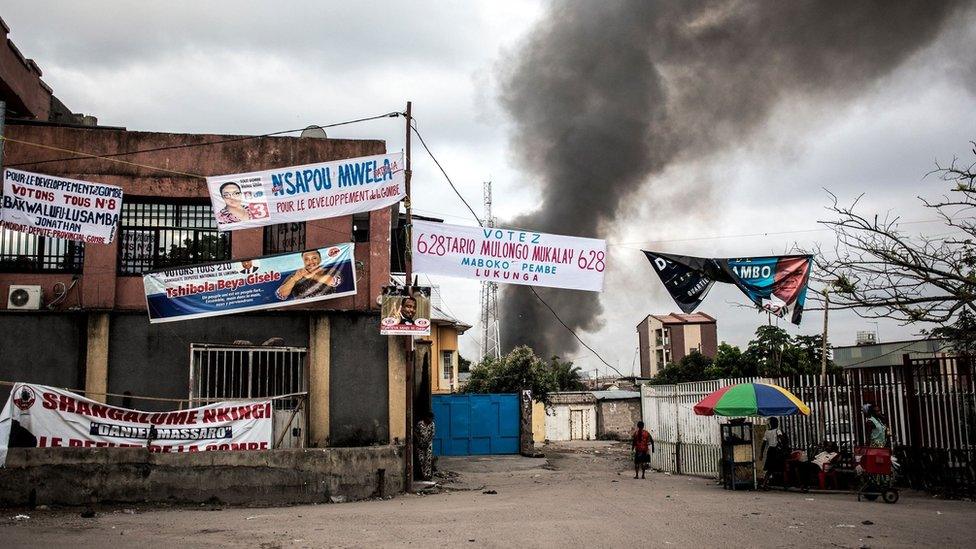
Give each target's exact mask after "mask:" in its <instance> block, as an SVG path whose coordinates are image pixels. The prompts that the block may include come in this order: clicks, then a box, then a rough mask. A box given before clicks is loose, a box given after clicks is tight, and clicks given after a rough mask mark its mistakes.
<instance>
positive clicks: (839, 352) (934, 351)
mask: <svg viewBox="0 0 976 549" xmlns="http://www.w3.org/2000/svg"><path fill="white" fill-rule="evenodd" d="M946 347H947V344H946V341H945V340H942V339H917V340H906V341H887V342H884V343H873V344H861V345H845V346H841V347H834V348H833V359H834V364H836V365H837V366H840V367H841V368H874V367H888V366H901V365H902V364H903V361H904V355H906V354H908V355H909V356H910V357H911V358H937V357H940V356H945V355H946V354H947V353H949V351H948V350H947V348H946ZM949 354H951V353H949Z"/></svg>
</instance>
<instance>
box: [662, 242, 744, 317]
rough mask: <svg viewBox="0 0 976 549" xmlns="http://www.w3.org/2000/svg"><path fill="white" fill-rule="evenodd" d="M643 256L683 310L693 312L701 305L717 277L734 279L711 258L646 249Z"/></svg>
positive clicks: (723, 279)
mask: <svg viewBox="0 0 976 549" xmlns="http://www.w3.org/2000/svg"><path fill="white" fill-rule="evenodd" d="M644 255H646V256H647V260H648V261H650V262H651V265H652V266H653V267H654V270H655V271H657V275H658V276H659V277H661V282H663V283H664V287H665V288H667V290H668V292H669V293H670V294H671V297H672V298H674V301H675V303H677V304H678V307H680V308H681V312H683V313H690V312H692V311H694V310H695V309H697V308H698V305H699V304H701V302H702V300H703V299H705V296H706V295H707V294H708V290H710V289H712V284H714V283H715V280H716V278H718V279H719V280H720V281H722V282H731V280H728V281H727V280H725V279H726V278H727V275H725V273H723V272H721V271H720V270H719V269H717V268H716V267H715V264H714V262H713V261H712V260H710V259H705V258H702V257H691V256H686V255H671V254H662V253H659V252H648V251H646V250H644Z"/></svg>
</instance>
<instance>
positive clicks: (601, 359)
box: [529, 286, 627, 377]
mask: <svg viewBox="0 0 976 549" xmlns="http://www.w3.org/2000/svg"><path fill="white" fill-rule="evenodd" d="M529 290H531V291H532V293H533V295H535V297H536V298H538V299H539V301H541V302H542V304H543V305H545V306H546V309H549V312H550V313H552V316H554V317H556V320H558V321H559V323H560V324H562V325H563V328H566V329H567V330H569V333H571V334H573V337H575V338H576V341H579V342H580V345H582V346H584V347H586V348H587V349H589V351H590V352H591V353H593V354H594V355H596V357H597V358H599V359H600V362H603V363H604V364H606V365H607V368H610V369H611V370H613V371H614V372H617V375H619V376H620V377H627V376H625V375H623V374H621V373H620V370H618V369H616V368H614V367H613V366H611V365H610V363H609V362H607V361H606V360H604V359H603V357H602V356H600V353H598V352H596V351H594V350H593V347H590V346H589V345H587V344H586V342H585V341H583V340H582V339H580V336H578V335H576V331H575V330H573V329H572V328H570V327H569V326H568V325H567V324H566V323H565V322H563V319H561V318H559V315H558V314H556V311H554V310H553V309H552V307H550V306H549V304H548V303H546V300H545V299H542V296H540V295H539V293H538V292H536V291H535V288H534V287H532V286H529Z"/></svg>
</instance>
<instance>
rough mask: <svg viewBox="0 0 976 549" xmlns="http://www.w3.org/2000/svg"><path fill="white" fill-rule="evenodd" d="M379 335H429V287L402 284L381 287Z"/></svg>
mask: <svg viewBox="0 0 976 549" xmlns="http://www.w3.org/2000/svg"><path fill="white" fill-rule="evenodd" d="M380 334H381V335H419V336H427V335H430V288H429V287H422V286H413V287H411V288H410V292H409V293H408V292H407V289H406V288H404V287H402V286H386V287H384V288H383V295H382V310H381V314H380Z"/></svg>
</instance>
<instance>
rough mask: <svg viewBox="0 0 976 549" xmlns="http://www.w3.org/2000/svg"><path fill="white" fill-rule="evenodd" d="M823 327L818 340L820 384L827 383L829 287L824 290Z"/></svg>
mask: <svg viewBox="0 0 976 549" xmlns="http://www.w3.org/2000/svg"><path fill="white" fill-rule="evenodd" d="M823 294H824V328H823V337H822V338H821V340H822V341H821V342H820V384H821V385H826V384H827V316H828V315H829V313H830V288H829V287H828V288H827V289H826V290H824V293H823Z"/></svg>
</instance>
